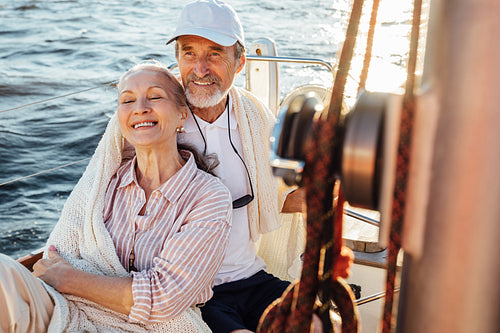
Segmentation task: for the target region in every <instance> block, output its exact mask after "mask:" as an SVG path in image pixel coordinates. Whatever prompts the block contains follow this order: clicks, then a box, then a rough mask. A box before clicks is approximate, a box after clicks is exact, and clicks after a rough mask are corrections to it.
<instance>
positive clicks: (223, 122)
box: [184, 94, 238, 133]
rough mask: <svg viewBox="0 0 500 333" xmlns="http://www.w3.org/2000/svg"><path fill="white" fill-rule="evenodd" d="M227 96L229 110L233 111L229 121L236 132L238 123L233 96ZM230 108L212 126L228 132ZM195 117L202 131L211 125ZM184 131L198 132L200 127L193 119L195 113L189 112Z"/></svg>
mask: <svg viewBox="0 0 500 333" xmlns="http://www.w3.org/2000/svg"><path fill="white" fill-rule="evenodd" d="M227 96H228V98H229V103H228V108H229V110H231V111H230V112H229V116H230V117H231V118H230V119H229V122H230V125H231V129H232V130H234V129H236V127H237V125H238V122H237V121H236V114H235V111H234V109H233V101H232V99H231V95H230V94H227ZM228 108H226V109H224V112H222V114H221V115H220V117H219V118H217V119H216V120H215V121H214V122H213V123H212V126H217V127H219V128H223V129H226V130H227V116H228V110H227V109H228ZM195 117H196V121H197V122H198V125H200V128H201V129H204V128H205V127H207V126H209V125H210V123H208V122H206V121H204V120H203V119H201V118H200V117H198V116H195ZM184 131H185V132H186V133H192V132H197V131H198V126H196V122H195V120H194V118H193V113H192V112H191V111H189V112H188V117H187V119H186V121H185V122H184Z"/></svg>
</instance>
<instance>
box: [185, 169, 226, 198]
mask: <svg viewBox="0 0 500 333" xmlns="http://www.w3.org/2000/svg"><path fill="white" fill-rule="evenodd" d="M193 183H194V184H193V185H195V186H197V187H199V188H200V190H201V189H203V188H205V190H209V191H214V192H221V193H222V194H223V193H227V194H228V195H231V194H230V192H229V189H228V188H227V187H226V185H224V184H223V183H222V181H221V180H220V178H219V177H216V176H214V175H211V174H209V173H208V172H205V171H203V170H200V169H197V170H196V175H195V177H194V179H193ZM200 185H201V186H200Z"/></svg>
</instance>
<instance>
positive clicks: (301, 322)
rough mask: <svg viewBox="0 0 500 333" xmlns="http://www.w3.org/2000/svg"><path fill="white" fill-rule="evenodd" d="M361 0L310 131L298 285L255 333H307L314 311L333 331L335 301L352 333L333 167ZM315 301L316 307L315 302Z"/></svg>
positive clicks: (340, 199) (354, 314) (344, 329)
mask: <svg viewBox="0 0 500 333" xmlns="http://www.w3.org/2000/svg"><path fill="white" fill-rule="evenodd" d="M362 7H363V0H354V2H353V8H352V11H351V16H350V19H349V24H348V26H347V32H346V39H345V42H344V45H343V47H342V52H341V55H340V60H339V66H338V71H337V73H336V76H335V82H334V85H333V90H332V96H331V101H330V107H329V110H328V115H327V117H326V119H320V120H318V121H317V122H316V123H315V124H314V126H313V134H312V139H311V142H310V143H309V145H308V147H307V148H306V152H307V153H306V158H305V159H306V167H305V169H304V182H305V189H306V192H307V193H314V195H308V196H307V199H306V201H307V239H306V248H305V252H304V256H303V259H304V264H303V267H302V273H301V277H300V280H299V281H297V282H295V283H293V284H291V285H290V286H289V288H288V289H287V290H286V291H285V292H284V293H283V295H282V297H281V298H279V299H278V300H276V301H275V302H273V303H272V304H271V305H270V306H269V307H268V308H267V309H266V311H265V312H264V314H263V316H262V317H261V320H260V323H259V327H258V328H257V331H258V332H280V333H281V332H297V333H303V332H308V331H309V330H310V327H311V319H312V314H313V312H317V313H318V315H319V316H320V318H321V319H322V322H323V329H324V331H325V332H328V331H333V330H334V328H333V326H332V324H331V321H330V316H329V311H330V309H331V307H332V303H333V302H334V303H335V304H336V305H337V307H338V311H339V312H340V315H341V318H342V332H344V333H349V332H357V331H358V329H357V328H358V320H357V317H358V316H357V308H356V307H355V306H354V295H353V293H352V291H351V289H350V287H349V286H348V285H347V284H346V283H345V282H344V281H343V280H342V279H340V278H337V277H334V276H333V275H332V272H333V264H334V262H335V258H336V257H337V256H339V254H340V248H341V245H342V218H343V207H344V197H343V195H342V189H341V186H340V185H341V184H340V178H339V175H337V174H332V170H335V167H334V166H335V165H334V164H335V162H336V161H339V158H338V157H339V156H336V155H337V154H338V153H339V149H336V148H338V147H339V145H340V141H341V134H342V133H341V132H342V131H341V110H342V101H343V96H344V90H345V84H346V81H347V75H348V72H349V68H350V65H351V60H352V58H353V54H354V46H355V42H356V36H357V33H358V28H359V22H360V18H361V13H362ZM317 299H318V300H319V302H318V303H316V300H317Z"/></svg>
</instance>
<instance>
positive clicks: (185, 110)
mask: <svg viewBox="0 0 500 333" xmlns="http://www.w3.org/2000/svg"><path fill="white" fill-rule="evenodd" d="M187 116H188V108H187V106H186V107H183V108H182V109H181V112H180V118H181V122H180V125H181V126H182V125H184V122H185V121H186V119H187Z"/></svg>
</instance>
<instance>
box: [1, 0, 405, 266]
mask: <svg viewBox="0 0 500 333" xmlns="http://www.w3.org/2000/svg"><path fill="white" fill-rule="evenodd" d="M187 2H188V1H158V0H153V1H145V0H142V1H141V0H137V1H116V0H115V1H113V0H106V1H92V0H60V1H53V0H49V1H27V0H21V1H18V0H15V1H0V101H1V103H0V166H1V169H0V171H1V172H0V184H4V185H1V186H0V253H4V254H7V255H10V256H12V257H14V258H18V257H20V256H22V255H24V254H27V253H29V252H30V251H32V250H36V249H38V248H40V247H42V246H43V245H44V244H45V241H46V239H47V237H48V235H49V233H50V231H51V230H52V228H53V226H54V224H55V223H56V222H57V220H58V218H59V216H60V213H61V210H62V208H63V205H64V203H65V200H66V199H67V197H68V195H69V193H70V192H71V190H72V188H73V187H74V185H75V184H76V182H77V181H78V179H79V177H80V176H81V174H82V173H83V171H84V169H85V167H86V165H87V163H88V160H87V159H88V158H89V157H90V156H91V155H92V153H93V151H94V149H95V147H96V145H97V142H98V140H99V139H100V137H101V135H102V133H103V132H104V129H105V126H106V124H107V122H108V120H109V117H110V116H111V115H112V114H113V112H114V111H115V108H116V90H115V88H114V87H113V86H112V85H109V84H107V83H109V82H113V81H115V80H117V79H118V78H119V77H120V75H121V74H122V73H123V72H124V71H125V70H127V69H128V68H130V67H131V66H132V65H133V64H135V63H137V62H139V61H141V60H145V59H151V58H154V59H157V60H160V61H162V62H164V63H166V64H173V63H174V62H175V57H174V47H173V46H172V45H168V46H167V45H165V42H166V40H167V39H168V37H169V36H170V34H172V33H173V31H174V30H175V25H176V22H177V18H178V16H179V15H180V11H181V9H182V7H183V6H184V4H186V3H187ZM389 2H390V3H391V1H389ZM228 3H230V4H231V5H232V6H233V7H234V9H235V10H236V11H237V13H238V15H239V16H240V19H241V21H242V24H243V27H244V30H245V38H246V41H247V45H250V44H251V42H252V41H254V40H256V39H258V38H261V37H268V38H271V39H273V40H274V41H275V43H276V45H277V48H278V54H279V55H282V56H292V57H310V58H320V59H323V60H325V61H328V62H331V63H334V62H335V61H336V56H337V55H338V53H339V50H340V49H341V47H342V42H343V40H344V38H345V29H346V26H347V22H348V18H349V15H350V5H351V4H350V2H349V1H348V0H328V1H327V0H300V1H299V0H282V1H274V0H263V1H262V0H261V1H249V0H228ZM382 3H384V2H382ZM401 3H403V2H399V1H395V0H393V1H392V7H391V10H392V11H393V12H394V15H392V16H391V15H386V16H383V15H381V16H379V20H380V23H381V25H380V27H379V28H378V29H379V30H380V31H382V30H385V33H386V35H385V37H384V38H379V40H385V44H378V45H379V46H378V47H377V45H375V46H374V51H375V52H374V54H375V56H374V58H373V59H374V62H373V63H374V65H373V68H374V70H375V71H377V70H378V71H380V73H378V75H379V76H380V77H385V81H380V82H379V83H376V84H375V86H376V87H378V88H380V89H382V90H383V89H386V90H387V89H394V88H395V87H396V88H398V87H400V85H401V77H402V73H404V67H405V61H406V58H405V57H406V55H405V54H406V53H405V52H407V50H408V45H407V40H408V31H409V20H410V17H411V16H410V15H411V11H410V9H411V7H410V6H409V5H401ZM369 4H370V1H368V5H369ZM367 12H368V14H366V15H365V17H368V15H369V9H368V11H367ZM366 21H367V20H365V23H364V26H362V27H361V29H363V28H364V29H365V30H366V27H367V23H366ZM389 27H390V28H389ZM359 44H360V48H359V50H360V51H358V53H359V54H362V53H363V52H362V50H363V41H360V42H359ZM377 48H378V49H377ZM377 52H378V53H377ZM361 60H362V58H359V57H358V60H355V61H354V62H353V64H356V63H358V64H359V63H361ZM358 67H359V66H358ZM279 71H280V90H281V97H283V95H284V94H286V93H287V92H288V91H290V90H291V89H293V88H294V87H298V86H300V85H304V84H321V85H325V86H331V85H332V75H331V74H330V73H329V72H328V71H325V70H324V69H321V68H319V67H318V66H311V65H290V64H283V65H280V67H279ZM376 77H377V75H372V76H371V77H370V78H372V79H373V78H376ZM387 77H389V78H391V79H389V80H387ZM351 79H352V81H353V82H354V85H355V84H356V78H355V77H354V76H352V75H351ZM244 82H245V81H244V74H242V75H240V77H238V78H237V81H236V84H238V85H240V86H243V85H244ZM372 82H376V81H374V80H372ZM382 82H385V83H382ZM384 84H389V88H387V87H385V86H384ZM74 92H79V93H77V94H73V93H74ZM60 96H65V97H61V98H56V97H60ZM38 101H44V102H42V103H37V102H38ZM32 103H34V104H32ZM78 161H80V162H78ZM75 162H77V163H75ZM70 163H75V164H72V165H71V166H68V167H65V168H61V169H56V170H53V171H50V172H47V173H43V174H40V175H36V176H33V177H29V178H23V177H26V176H28V175H32V174H36V173H38V172H41V171H44V170H51V169H55V168H58V167H59V166H61V165H65V164H70ZM19 178H23V179H21V180H19V181H16V182H12V183H10V181H12V180H15V179H19ZM5 183H7V184H5Z"/></svg>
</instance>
